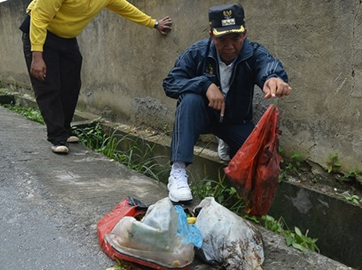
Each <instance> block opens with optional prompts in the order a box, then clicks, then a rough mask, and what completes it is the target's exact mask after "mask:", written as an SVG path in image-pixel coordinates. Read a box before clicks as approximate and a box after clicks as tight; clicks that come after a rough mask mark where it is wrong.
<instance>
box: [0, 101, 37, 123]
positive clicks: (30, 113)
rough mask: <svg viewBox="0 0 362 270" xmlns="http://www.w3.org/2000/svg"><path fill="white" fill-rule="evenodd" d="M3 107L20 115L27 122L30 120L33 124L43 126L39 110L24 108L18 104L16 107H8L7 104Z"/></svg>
mask: <svg viewBox="0 0 362 270" xmlns="http://www.w3.org/2000/svg"><path fill="white" fill-rule="evenodd" d="M2 106H3V107H5V108H7V109H9V110H12V111H14V112H16V113H18V114H21V115H22V116H24V117H26V118H27V119H29V120H32V121H34V122H38V123H40V124H43V125H44V119H43V117H42V116H41V113H40V111H39V110H37V109H34V108H30V107H29V108H26V107H24V106H21V105H19V104H17V105H9V104H4V105H2Z"/></svg>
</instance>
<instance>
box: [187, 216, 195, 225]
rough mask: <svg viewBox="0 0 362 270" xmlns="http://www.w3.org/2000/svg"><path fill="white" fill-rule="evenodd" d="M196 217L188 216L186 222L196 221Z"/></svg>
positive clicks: (193, 222) (192, 222)
mask: <svg viewBox="0 0 362 270" xmlns="http://www.w3.org/2000/svg"><path fill="white" fill-rule="evenodd" d="M196 220H197V218H196V217H188V218H187V223H188V224H195V223H196Z"/></svg>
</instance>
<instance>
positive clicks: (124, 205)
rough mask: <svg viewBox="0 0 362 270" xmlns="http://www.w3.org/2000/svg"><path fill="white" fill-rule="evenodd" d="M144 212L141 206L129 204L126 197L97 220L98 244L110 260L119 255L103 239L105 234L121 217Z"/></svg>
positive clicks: (133, 215)
mask: <svg viewBox="0 0 362 270" xmlns="http://www.w3.org/2000/svg"><path fill="white" fill-rule="evenodd" d="M145 212H146V211H145V210H143V209H142V208H141V209H140V208H138V206H137V205H130V202H129V200H128V199H124V200H122V201H121V202H120V203H119V204H117V205H116V206H115V207H114V208H113V210H112V211H111V212H109V213H108V214H106V215H105V216H103V217H102V218H101V219H100V220H98V222H97V232H98V240H99V245H100V246H101V249H102V250H103V251H104V253H106V254H107V255H108V256H109V257H110V258H111V259H112V260H115V259H116V258H117V257H119V256H118V255H119V254H118V252H116V251H115V250H114V249H113V248H112V247H111V245H110V244H109V243H108V242H107V241H105V239H104V237H105V235H107V234H109V233H110V232H111V231H112V230H113V228H114V226H116V224H117V223H118V221H119V220H120V219H121V218H123V217H126V216H131V217H135V216H138V215H141V214H144V213H145ZM120 259H122V258H120Z"/></svg>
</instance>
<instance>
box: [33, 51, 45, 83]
mask: <svg viewBox="0 0 362 270" xmlns="http://www.w3.org/2000/svg"><path fill="white" fill-rule="evenodd" d="M46 73H47V67H46V65H45V62H44V60H43V52H33V60H32V61H31V66H30V74H31V75H33V76H34V77H35V78H36V79H37V80H39V81H44V80H45V77H46Z"/></svg>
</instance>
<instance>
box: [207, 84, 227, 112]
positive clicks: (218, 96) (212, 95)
mask: <svg viewBox="0 0 362 270" xmlns="http://www.w3.org/2000/svg"><path fill="white" fill-rule="evenodd" d="M206 97H207V99H208V100H209V107H210V108H213V109H215V110H218V111H220V116H221V117H224V112H225V99H224V95H223V94H222V92H221V90H220V88H219V87H217V86H216V84H214V83H212V84H211V85H210V86H209V88H208V89H207V91H206Z"/></svg>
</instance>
